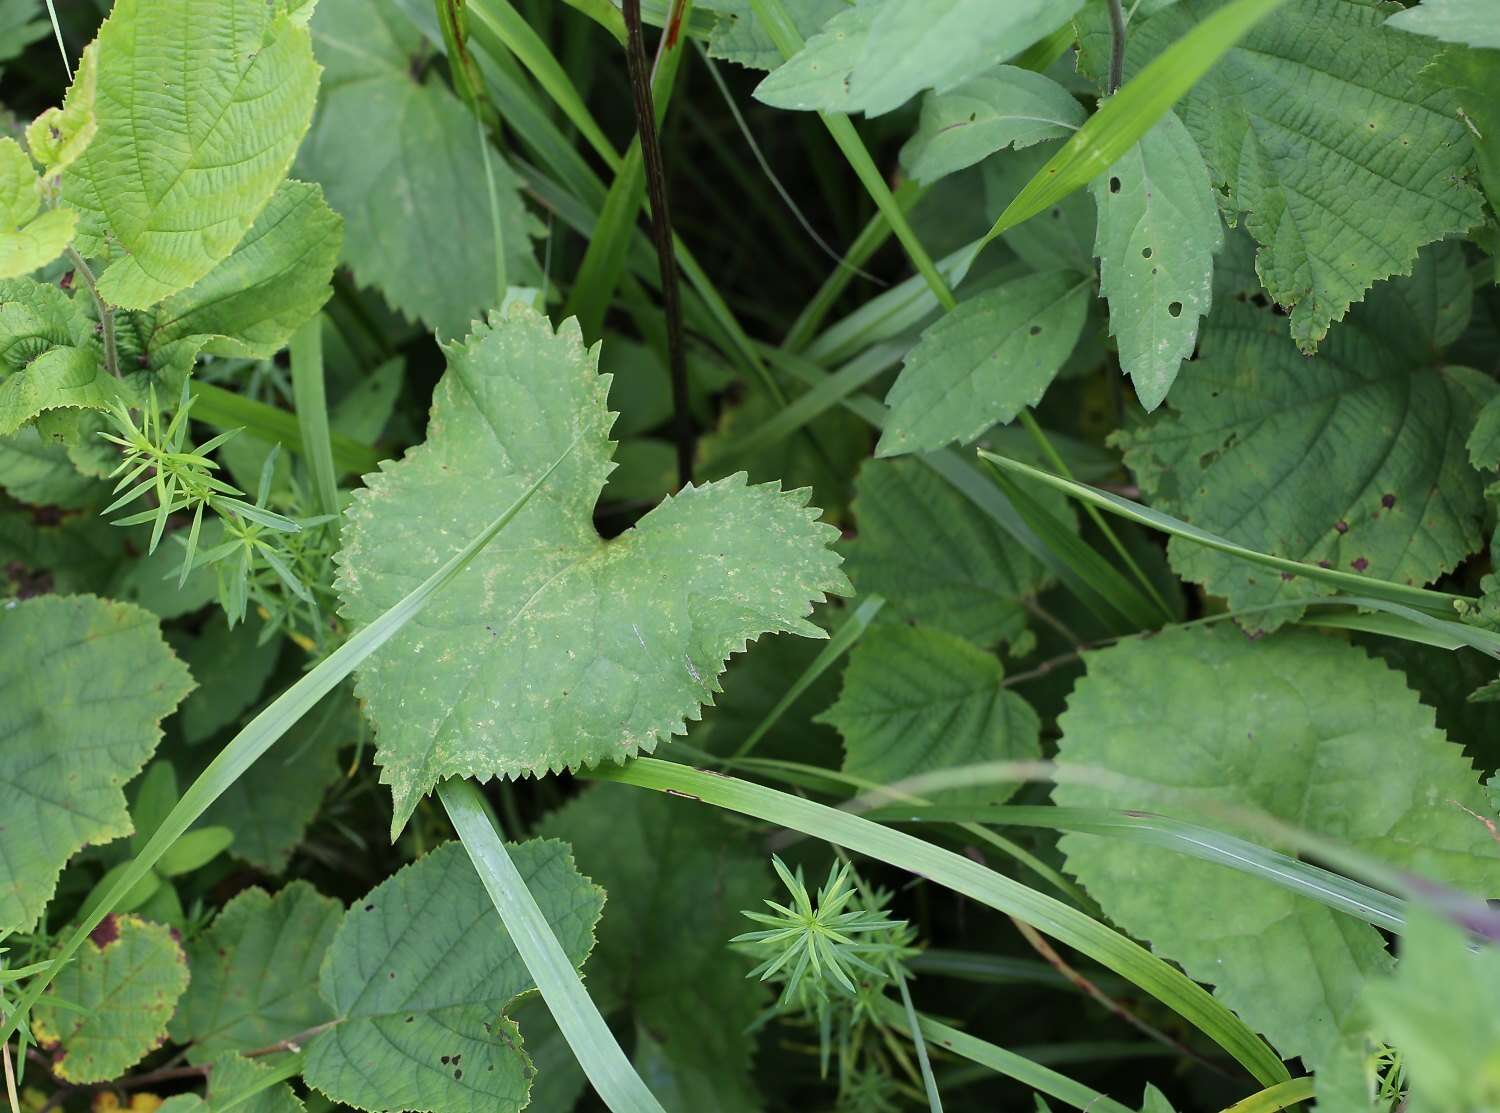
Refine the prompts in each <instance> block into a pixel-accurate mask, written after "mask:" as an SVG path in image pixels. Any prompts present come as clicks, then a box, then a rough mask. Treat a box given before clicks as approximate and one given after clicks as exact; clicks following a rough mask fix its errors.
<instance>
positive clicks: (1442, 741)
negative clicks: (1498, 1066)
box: [1053, 624, 1500, 1066]
mask: <svg viewBox="0 0 1500 1113" xmlns="http://www.w3.org/2000/svg"><path fill="white" fill-rule="evenodd" d="M1085 662H1086V664H1087V668H1088V672H1087V675H1086V676H1085V677H1084V678H1083V679H1082V680H1080V681H1079V683H1078V685H1077V686H1076V687H1075V688H1074V690H1073V694H1072V696H1071V697H1070V698H1069V700H1068V710H1067V711H1066V712H1065V713H1064V714H1063V715H1062V716H1061V718H1060V719H1059V725H1060V726H1061V728H1062V732H1063V737H1062V741H1061V743H1060V744H1059V749H1058V761H1059V763H1060V764H1061V765H1062V766H1063V767H1064V768H1063V770H1062V771H1060V773H1059V784H1058V786H1057V787H1056V788H1055V789H1054V791H1053V799H1054V800H1055V801H1056V802H1057V803H1058V804H1059V805H1062V806H1065V807H1107V808H1128V809H1135V810H1145V811H1151V812H1160V813H1162V814H1165V815H1168V816H1171V817H1174V818H1180V819H1187V820H1191V821H1196V822H1201V823H1204V824H1206V825H1208V826H1212V827H1216V828H1219V829H1222V830H1227V831H1230V832H1231V833H1237V834H1243V835H1244V836H1245V837H1248V838H1250V839H1252V840H1254V841H1261V842H1264V841H1265V840H1264V835H1263V834H1261V835H1259V836H1258V835H1257V832H1256V830H1255V829H1253V828H1250V827H1246V826H1245V820H1244V819H1243V818H1242V817H1240V816H1238V815H1236V814H1235V813H1234V812H1233V811H1231V809H1236V808H1237V809H1251V810H1254V811H1257V812H1261V813H1265V814H1268V815H1270V816H1272V817H1274V818H1276V819H1279V820H1282V821H1284V822H1286V823H1289V824H1292V825H1293V826H1295V827H1297V828H1299V829H1302V830H1305V831H1310V832H1313V833H1315V834H1318V835H1322V836H1324V837H1327V838H1331V839H1336V840H1338V841H1339V842H1341V843H1343V844H1345V845H1348V846H1350V847H1351V848H1353V849H1355V850H1359V851H1362V852H1364V853H1366V854H1368V855H1370V856H1371V857H1373V858H1375V859H1377V860H1379V861H1382V862H1385V863H1387V864H1389V865H1391V866H1394V867H1396V868H1399V869H1402V870H1408V871H1410V872H1412V873H1416V874H1420V875H1423V876H1427V877H1431V878H1434V879H1436V880H1441V881H1446V882H1448V883H1450V884H1453V885H1457V886H1460V887H1463V888H1466V889H1468V890H1470V891H1473V892H1475V893H1477V894H1479V895H1494V894H1495V893H1497V892H1500V843H1497V842H1496V840H1495V839H1493V838H1492V837H1491V835H1490V832H1489V830H1488V829H1487V827H1486V825H1485V823H1484V821H1483V820H1482V819H1480V818H1476V817H1477V816H1482V815H1483V814H1485V809H1486V808H1487V806H1488V805H1487V803H1486V800H1485V796H1484V792H1483V789H1482V788H1481V786H1480V784H1479V778H1478V776H1477V775H1476V773H1475V771H1474V769H1473V767H1472V766H1471V765H1470V764H1469V760H1468V758H1466V757H1465V756H1464V754H1463V751H1462V750H1461V749H1460V748H1459V747H1458V746H1457V745H1455V744H1453V743H1452V742H1449V741H1448V740H1447V738H1446V737H1444V735H1443V733H1442V732H1441V731H1439V730H1437V729H1436V728H1435V727H1434V726H1433V715H1432V710H1431V709H1430V708H1428V707H1425V706H1424V705H1423V704H1422V703H1421V702H1420V701H1419V700H1418V699H1417V696H1416V694H1415V693H1414V692H1412V691H1410V690H1409V689H1408V688H1406V686H1405V685H1404V684H1403V683H1402V678H1401V675H1400V674H1399V673H1397V672H1394V671H1392V670H1391V669H1390V668H1389V667H1388V666H1387V665H1386V664H1385V663H1384V662H1381V661H1377V660H1374V659H1372V658H1370V657H1368V656H1367V655H1366V654H1365V652H1364V651H1363V650H1361V649H1358V648H1356V647H1353V646H1350V645H1348V644H1346V643H1344V642H1341V641H1339V640H1337V639H1335V638H1332V637H1326V636H1319V635H1312V634H1301V633H1298V634H1278V635H1276V636H1275V637H1273V638H1268V639H1265V640H1262V641H1259V642H1253V641H1250V640H1249V639H1247V638H1246V637H1245V636H1244V635H1243V634H1241V633H1240V632H1239V631H1237V630H1235V629H1234V628H1233V627H1232V626H1229V625H1228V624H1221V625H1217V626H1213V627H1199V628H1196V629H1179V630H1168V631H1165V632H1163V633H1161V634H1159V635H1157V636H1155V637H1153V638H1150V639H1146V640H1141V639H1136V640H1131V641H1127V642H1123V643H1121V644H1120V645H1117V646H1114V647H1112V648H1109V649H1104V650H1100V651H1097V652H1092V653H1088V654H1085ZM1164 738H1166V739H1175V740H1179V744H1176V745H1172V746H1163V745H1162V739H1164ZM1061 845H1062V848H1063V850H1064V852H1065V853H1066V855H1067V867H1068V869H1069V871H1070V872H1072V873H1074V874H1075V875H1076V876H1077V877H1078V879H1079V880H1080V881H1081V882H1083V884H1084V886H1085V887H1086V888H1087V889H1088V891H1089V893H1090V895H1092V896H1093V897H1094V898H1095V899H1096V900H1098V901H1099V903H1100V905H1101V907H1102V908H1103V909H1104V911H1105V912H1106V913H1107V914H1108V915H1109V916H1110V918H1111V919H1113V920H1114V921H1115V922H1116V923H1117V924H1119V925H1120V926H1121V927H1122V928H1124V929H1125V930H1127V931H1129V932H1130V933H1132V934H1133V935H1136V936H1138V937H1140V938H1142V939H1145V940H1147V941H1149V942H1150V943H1151V946H1152V947H1153V949H1154V950H1156V952H1157V953H1158V954H1160V955H1162V956H1163V957H1165V958H1169V959H1172V960H1174V961H1176V962H1178V963H1179V964H1181V966H1182V967H1183V969H1184V970H1186V971H1187V972H1188V973H1189V974H1190V975H1192V976H1193V977H1195V978H1198V979H1200V980H1202V981H1206V982H1211V983H1213V985H1214V986H1215V987H1216V990H1217V993H1218V995H1219V996H1220V998H1221V999H1222V1000H1223V1001H1224V1003H1225V1004H1227V1005H1229V1006H1230V1007H1231V1008H1233V1009H1234V1010H1235V1011H1236V1012H1237V1013H1238V1014H1239V1015H1240V1016H1241V1017H1242V1018H1243V1019H1244V1020H1245V1021H1246V1022H1247V1023H1249V1024H1250V1025H1251V1026H1252V1027H1254V1028H1257V1029H1259V1030H1260V1031H1262V1032H1264V1033H1265V1034H1266V1035H1267V1036H1268V1037H1269V1038H1270V1040H1271V1042H1272V1043H1273V1044H1274V1045H1275V1046H1276V1047H1277V1049H1278V1050H1279V1051H1280V1052H1281V1053H1282V1054H1283V1055H1285V1056H1286V1057H1288V1058H1290V1057H1292V1056H1298V1055H1300V1056H1301V1057H1302V1058H1303V1059H1304V1061H1306V1062H1308V1063H1309V1064H1311V1065H1313V1066H1316V1065H1318V1063H1319V1062H1320V1061H1321V1060H1322V1059H1324V1058H1325V1057H1326V1056H1327V1055H1329V1054H1330V1053H1331V1051H1332V1050H1333V1048H1334V1047H1335V1046H1336V1045H1337V1043H1338V1041H1339V1039H1340V1038H1341V1032H1340V1029H1341V1025H1342V1024H1343V1023H1344V1021H1345V1020H1346V1019H1347V1018H1348V1017H1349V1015H1350V1014H1351V1011H1352V1010H1354V1009H1355V1008H1356V1007H1357V1004H1358V1001H1359V998H1360V996H1361V994H1362V993H1363V991H1364V987H1365V984H1366V982H1367V981H1368V979H1370V978H1371V977H1373V976H1375V975H1379V974H1383V973H1385V972H1386V971H1387V970H1388V969H1389V967H1390V957H1389V955H1388V954H1387V952H1386V948H1385V943H1384V941H1383V939H1382V938H1381V936H1380V933H1379V932H1378V931H1376V930H1375V929H1374V928H1372V927H1370V926H1368V925H1366V924H1362V923H1360V922H1358V921H1356V920H1354V919H1351V918H1347V917H1344V916H1343V915H1342V914H1340V913H1337V912H1334V911H1332V910H1330V909H1328V908H1326V907H1324V906H1323V905H1320V904H1317V903H1314V902H1312V901H1310V900H1307V899H1305V898H1303V897H1299V896H1296V895H1294V894H1292V893H1290V892H1288V891H1286V890H1283V889H1279V888H1276V887H1274V886H1272V885H1270V884H1268V883H1266V882H1263V881H1257V880H1253V879H1249V878H1246V877H1244V876H1243V875H1239V874H1237V873H1235V872H1233V871H1230V870H1228V869H1226V868H1224V867H1222V866H1218V865H1215V864H1212V863H1207V862H1200V861H1196V860H1189V859H1185V858H1183V857H1182V856H1180V855H1176V854H1172V853H1170V852H1168V851H1165V850H1161V849H1157V848H1153V847H1148V846H1141V845H1131V844H1127V843H1125V842H1121V841H1117V840H1111V839H1107V838H1100V837H1098V836H1090V835H1077V834H1075V835H1067V836H1064V838H1063V840H1062V844H1061Z"/></svg>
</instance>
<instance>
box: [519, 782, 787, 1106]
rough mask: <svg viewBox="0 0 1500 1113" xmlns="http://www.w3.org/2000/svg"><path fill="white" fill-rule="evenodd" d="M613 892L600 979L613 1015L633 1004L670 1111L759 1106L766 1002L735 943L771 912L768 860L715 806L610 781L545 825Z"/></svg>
mask: <svg viewBox="0 0 1500 1113" xmlns="http://www.w3.org/2000/svg"><path fill="white" fill-rule="evenodd" d="M541 831H542V833H543V834H545V835H549V836H551V837H553V838H561V839H566V840H567V841H568V842H569V843H570V844H571V845H572V847H573V853H574V855H575V856H576V857H577V859H578V868H579V869H581V870H583V871H584V872H586V873H587V874H588V875H589V876H590V877H592V878H593V879H594V880H595V881H596V882H598V883H599V884H601V885H603V886H604V887H605V888H606V890H607V891H608V892H609V904H608V906H607V907H606V908H605V910H604V918H603V920H602V921H601V923H600V925H599V945H598V947H597V949H596V950H595V953H594V955H593V957H592V958H591V959H590V960H589V979H588V984H589V988H590V990H591V992H593V993H594V994H595V995H596V997H597V999H598V1001H599V1004H600V1008H601V1009H604V1010H605V1011H606V1012H614V1011H616V1010H620V1009H625V1010H628V1011H629V1014H630V1017H631V1021H632V1027H633V1029H634V1032H635V1041H636V1042H635V1048H634V1052H633V1061H634V1063H635V1066H636V1069H637V1070H638V1071H640V1073H641V1076H642V1078H644V1079H645V1080H646V1081H647V1082H648V1083H649V1084H650V1086H651V1091H652V1093H653V1094H654V1095H655V1096H656V1098H657V1099H658V1100H659V1101H660V1102H661V1103H662V1105H663V1106H664V1107H665V1108H666V1109H667V1110H668V1113H698V1111H699V1110H704V1109H713V1110H722V1111H724V1113H752V1111H754V1110H758V1109H760V1108H761V1104H760V1101H759V1099H758V1097H757V1095H756V1091H755V1085H754V1083H753V1082H752V1081H751V1077H750V1066H751V1054H752V1052H753V1050H754V1046H755V1041H754V1038H753V1036H752V1035H751V1034H750V1033H748V1032H747V1029H748V1028H749V1027H750V1025H751V1023H752V1022H753V1021H754V1020H755V1018H756V1017H757V1015H758V1014H759V1013H760V1010H761V1008H762V1007H763V1006H764V1005H765V1004H766V996H767V995H766V993H765V991H764V990H763V989H762V988H761V987H760V985H759V984H758V983H757V982H755V981H751V980H747V979H746V977H745V975H746V973H747V972H748V971H749V969H750V963H749V962H748V961H745V960H743V959H740V958H739V957H738V956H736V955H735V954H734V953H733V952H732V951H730V949H729V947H728V940H729V938H730V937H731V936H732V935H735V934H736V933H737V932H738V931H739V930H740V928H741V927H742V925H743V922H744V921H743V919H742V917H741V915H740V913H741V910H743V909H745V908H750V907H759V904H760V900H761V898H762V897H763V896H765V895H766V892H767V890H768V886H769V881H768V877H767V871H766V865H765V858H764V856H763V855H762V854H761V853H760V852H759V851H758V850H757V848H756V847H755V845H754V844H753V842H747V841H746V840H745V839H744V838H743V837H742V836H741V835H739V834H738V833H736V832H735V831H734V830H733V828H731V827H730V826H729V825H727V824H726V823H725V822H724V821H723V820H722V819H721V818H720V817H719V816H717V815H715V814H713V812H712V811H711V810H709V809H705V808H703V807H700V806H697V805H694V804H691V803H685V802H683V801H677V800H668V799H666V798H664V797H661V796H658V795H656V794H654V793H649V792H641V791H639V790H635V789H631V788H628V787H625V786H622V785H611V784H601V785H597V786H595V787H593V788H591V789H589V790H588V791H587V792H586V793H584V794H583V795H582V796H580V797H578V798H577V799H576V800H574V801H572V802H570V803H569V804H567V805H566V806H565V807H563V808H561V809H560V810H558V811H556V812H554V813H553V814H552V815H551V816H549V817H548V818H547V819H546V820H545V821H544V822H543V823H542V825H541Z"/></svg>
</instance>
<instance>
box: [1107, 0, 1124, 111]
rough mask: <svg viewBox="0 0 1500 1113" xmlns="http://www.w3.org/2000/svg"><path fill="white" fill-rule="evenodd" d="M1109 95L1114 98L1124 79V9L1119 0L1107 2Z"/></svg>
mask: <svg viewBox="0 0 1500 1113" xmlns="http://www.w3.org/2000/svg"><path fill="white" fill-rule="evenodd" d="M1108 7H1109V87H1108V91H1109V95H1110V96H1114V95H1115V93H1116V92H1117V91H1118V90H1119V88H1120V82H1121V81H1123V80H1124V79H1125V9H1124V8H1123V7H1121V4H1120V0H1109V4H1108Z"/></svg>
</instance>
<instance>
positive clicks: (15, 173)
mask: <svg viewBox="0 0 1500 1113" xmlns="http://www.w3.org/2000/svg"><path fill="white" fill-rule="evenodd" d="M39 186H40V182H39V180H38V178H37V173H36V168H35V167H33V166H32V165H31V160H30V159H29V158H27V157H26V152H25V151H23V150H21V145H20V144H19V143H17V142H16V141H15V140H14V139H10V138H4V139H0V279H4V278H15V277H17V276H19V275H23V274H30V273H31V272H32V271H34V270H36V269H37V268H38V267H41V266H45V265H46V264H48V263H50V262H52V260H53V259H56V258H57V257H58V256H59V255H61V254H62V252H63V248H65V247H67V246H68V242H69V241H70V240H71V239H72V238H73V230H74V228H75V226H76V225H77V223H78V214H77V213H74V212H71V211H69V210H67V209H61V208H58V209H48V210H47V211H46V212H42V195H41V192H40V189H39Z"/></svg>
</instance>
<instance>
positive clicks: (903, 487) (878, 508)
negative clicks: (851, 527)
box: [848, 459, 1047, 645]
mask: <svg viewBox="0 0 1500 1113" xmlns="http://www.w3.org/2000/svg"><path fill="white" fill-rule="evenodd" d="M856 490H857V494H856V496H855V500H854V513H855V518H856V520H857V522H858V524H859V534H858V537H857V538H856V539H855V541H854V542H853V543H852V544H851V545H850V546H849V548H848V557H849V578H850V579H851V580H853V581H854V585H855V587H857V588H858V589H859V592H860V594H861V595H865V596H869V595H883V596H885V597H886V599H888V600H889V601H890V602H889V603H888V605H887V609H888V610H889V611H890V612H891V613H892V614H894V615H897V616H900V617H901V618H904V619H906V620H908V621H911V622H923V623H926V624H928V625H931V626H935V627H937V628H938V629H941V630H947V631H949V632H950V633H954V634H958V635H959V636H960V637H965V638H968V639H970V640H971V641H975V642H978V643H980V644H981V645H994V644H995V643H996V642H1001V641H1004V642H1010V643H1014V642H1016V641H1017V639H1019V638H1021V637H1023V636H1024V635H1025V633H1026V605H1025V601H1026V599H1028V598H1029V597H1030V596H1032V595H1035V594H1036V593H1037V592H1039V591H1041V589H1042V587H1043V586H1044V585H1045V583H1046V582H1047V574H1046V569H1045V568H1043V567H1042V565H1041V564H1039V563H1038V562H1037V561H1036V560H1034V559H1033V558H1032V557H1030V556H1029V555H1028V554H1027V553H1026V552H1025V551H1024V550H1022V549H1021V548H1020V547H1019V546H1017V545H1016V544H1014V543H1013V542H1012V541H1011V540H1010V537H1009V535H1008V534H1007V533H1006V532H1005V531H1004V530H1002V529H1001V528H1000V527H999V526H998V525H997V524H996V523H995V522H994V521H993V520H992V519H990V518H988V517H986V516H985V515H983V514H979V513H976V512H975V511H974V508H973V506H972V504H970V503H969V502H968V501H967V500H966V499H965V498H964V496H963V495H962V494H960V493H959V492H958V491H957V490H955V489H954V488H953V487H952V486H951V485H950V484H949V483H947V482H946V481H945V480H944V479H942V478H941V477H939V476H938V475H937V474H935V473H934V472H933V471H932V470H931V469H930V468H928V467H927V466H926V465H925V464H924V463H922V462H920V461H918V460H916V459H910V460H873V461H868V462H866V464H865V465H864V467H862V468H861V469H860V472H859V478H858V480H857V483H856Z"/></svg>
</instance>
